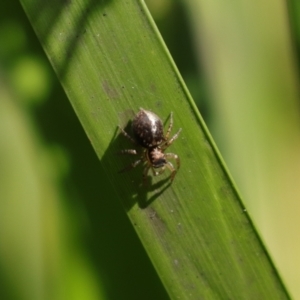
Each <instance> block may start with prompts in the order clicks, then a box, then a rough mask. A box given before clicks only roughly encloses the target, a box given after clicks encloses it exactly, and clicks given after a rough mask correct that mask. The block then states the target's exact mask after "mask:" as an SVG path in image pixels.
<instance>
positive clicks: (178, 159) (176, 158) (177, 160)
mask: <svg viewBox="0 0 300 300" xmlns="http://www.w3.org/2000/svg"><path fill="white" fill-rule="evenodd" d="M165 158H171V159H174V160H175V161H176V164H177V170H178V169H179V168H180V158H179V156H178V155H177V154H174V153H165ZM168 164H171V163H170V162H168ZM171 166H172V168H173V169H174V167H173V165H172V164H171Z"/></svg>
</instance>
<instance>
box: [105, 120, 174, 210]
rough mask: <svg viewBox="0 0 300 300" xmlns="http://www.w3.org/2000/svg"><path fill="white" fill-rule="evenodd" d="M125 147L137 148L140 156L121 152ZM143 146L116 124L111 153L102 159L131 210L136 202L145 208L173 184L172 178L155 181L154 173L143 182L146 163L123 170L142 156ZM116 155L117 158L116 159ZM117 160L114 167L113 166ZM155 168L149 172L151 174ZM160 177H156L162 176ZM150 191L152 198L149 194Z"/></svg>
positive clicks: (122, 199)
mask: <svg viewBox="0 0 300 300" xmlns="http://www.w3.org/2000/svg"><path fill="white" fill-rule="evenodd" d="M124 130H125V131H126V132H127V133H128V134H129V135H130V136H132V134H131V121H129V122H128V123H127V125H126V127H125V128H124ZM123 149H136V150H137V152H138V155H126V154H120V151H121V150H123ZM142 151H143V148H142V147H140V146H137V145H135V144H133V143H131V142H130V141H129V140H128V139H127V138H126V137H125V136H124V135H123V134H122V133H121V132H120V130H119V128H118V127H116V129H115V132H114V135H113V137H112V141H111V143H110V145H109V148H108V149H107V151H106V153H107V156H106V155H104V156H103V157H102V159H101V162H102V165H103V166H104V168H105V169H106V168H109V169H111V170H112V171H113V172H114V174H112V177H113V178H114V179H115V180H114V181H115V184H116V191H117V193H118V194H119V196H120V197H119V198H120V199H121V201H122V204H123V207H124V208H125V209H126V211H129V210H130V209H131V208H132V207H133V206H134V205H135V204H136V203H137V204H138V206H139V208H141V209H145V208H147V207H148V206H149V205H150V204H151V203H153V202H154V201H155V200H156V199H157V198H159V196H161V195H162V194H163V193H164V192H165V190H166V189H168V188H169V187H170V185H171V184H172V183H171V181H170V177H169V176H168V177H167V178H162V179H160V180H159V181H156V180H155V182H153V181H154V180H153V178H154V176H153V175H152V173H151V175H148V176H147V184H143V180H142V173H143V170H144V167H145V163H140V164H139V165H138V166H137V167H135V168H132V169H129V170H126V171H123V169H124V168H125V169H126V167H127V166H130V164H131V163H132V162H134V161H136V160H138V159H139V158H140V157H141V155H142ZM111 155H113V156H114V157H113V158H112V156H111ZM112 162H114V166H112ZM150 172H151V170H150V171H149V174H150ZM159 177H160V176H158V177H156V178H159ZM149 194H150V197H149Z"/></svg>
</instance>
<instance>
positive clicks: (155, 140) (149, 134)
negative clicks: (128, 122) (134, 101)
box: [119, 108, 181, 184]
mask: <svg viewBox="0 0 300 300" xmlns="http://www.w3.org/2000/svg"><path fill="white" fill-rule="evenodd" d="M172 127H173V113H172V112H171V114H170V124H169V127H168V130H167V132H166V134H165V135H164V132H163V124H162V121H161V119H160V118H159V117H158V116H157V115H156V114H155V113H153V112H151V111H148V110H145V109H143V108H140V111H139V112H138V113H137V114H136V115H135V117H134V119H133V121H132V132H133V135H134V138H132V137H131V136H130V135H129V134H128V133H127V132H126V131H125V130H124V129H122V128H121V127H120V126H119V128H120V131H121V133H122V134H123V135H124V136H125V137H126V138H128V139H129V140H130V141H131V142H132V143H133V144H135V145H140V146H142V147H143V148H144V150H143V152H142V155H141V157H140V158H139V159H138V160H136V161H135V162H133V163H131V164H130V165H129V166H127V167H126V168H125V169H123V170H121V171H120V172H124V171H127V170H130V169H132V168H135V167H136V166H137V165H138V164H140V163H141V162H146V167H145V169H144V172H143V182H144V184H146V183H147V175H148V172H149V170H150V169H151V170H152V173H153V175H154V176H157V175H160V174H162V173H163V172H164V171H165V169H166V167H167V168H168V169H169V170H170V171H171V181H173V180H174V177H175V175H176V172H177V170H178V169H179V167H180V159H179V156H178V155H176V154H174V153H164V152H165V150H166V149H167V148H168V147H169V146H170V145H171V144H172V143H173V142H174V141H175V140H176V139H177V138H178V136H179V134H180V132H181V128H180V129H179V130H178V131H177V133H176V134H175V135H174V136H173V137H172V138H170V139H169V135H170V132H171V129H172ZM120 153H121V154H131V155H138V154H139V153H138V152H137V151H136V150H135V149H124V150H121V151H120ZM168 159H174V160H175V161H176V164H177V169H175V168H174V167H173V164H172V163H171V162H169V161H168ZM157 169H159V170H158V171H156V170H157Z"/></svg>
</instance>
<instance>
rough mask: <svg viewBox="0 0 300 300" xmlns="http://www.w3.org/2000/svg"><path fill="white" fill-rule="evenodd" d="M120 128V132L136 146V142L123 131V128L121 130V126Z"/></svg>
mask: <svg viewBox="0 0 300 300" xmlns="http://www.w3.org/2000/svg"><path fill="white" fill-rule="evenodd" d="M118 127H119V129H120V131H121V133H122V134H123V135H124V136H125V137H126V138H127V139H129V140H130V141H131V143H133V144H135V145H136V141H135V140H134V139H133V138H132V137H131V136H130V135H129V134H128V133H127V132H126V131H125V130H124V129H123V128H121V127H120V126H118Z"/></svg>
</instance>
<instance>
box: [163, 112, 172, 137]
mask: <svg viewBox="0 0 300 300" xmlns="http://www.w3.org/2000/svg"><path fill="white" fill-rule="evenodd" d="M172 127H173V112H171V114H170V124H169V127H168V130H167V133H166V135H165V139H166V140H167V139H168V138H169V134H170V132H171V130H172Z"/></svg>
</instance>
